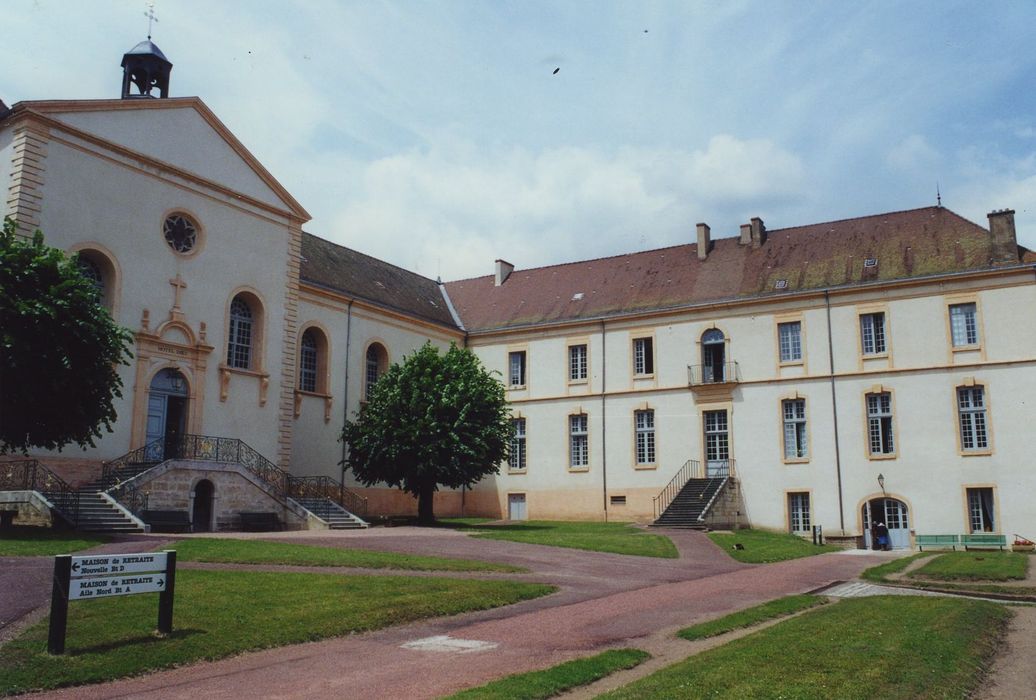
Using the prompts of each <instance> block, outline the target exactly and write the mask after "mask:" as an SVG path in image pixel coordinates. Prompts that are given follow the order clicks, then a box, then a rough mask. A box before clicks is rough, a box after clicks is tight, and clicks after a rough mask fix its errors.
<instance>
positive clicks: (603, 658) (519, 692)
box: [446, 649, 651, 700]
mask: <svg viewBox="0 0 1036 700" xmlns="http://www.w3.org/2000/svg"><path fill="white" fill-rule="evenodd" d="M650 658H651V654H648V653H647V652H646V651H641V650H640V649H612V650H610V651H606V652H603V653H601V654H597V655H595V656H591V657H588V658H586V659H575V660H573V661H566V662H565V663H563V664H559V665H557V666H554V667H552V668H548V669H544V670H542V671H531V672H529V673H517V674H515V675H513V676H507V677H506V678H501V679H500V680H498V681H493V682H492V683H487V684H486V685H483V686H480V687H478V688H470V689H468V690H464V691H461V692H459V693H457V694H456V695H451V696H449V697H448V698H446V700H544V699H545V698H552V697H554V696H556V695H560V694H561V693H564V692H566V691H568V690H571V689H572V688H578V687H579V686H583V685H588V684H590V683H593V682H594V681H597V680H600V679H601V678H604V677H605V676H608V675H611V674H613V673H615V672H616V671H622V670H624V669H627V668H633V667H634V666H637V665H638V664H640V663H643V662H644V661H646V660H647V659H650Z"/></svg>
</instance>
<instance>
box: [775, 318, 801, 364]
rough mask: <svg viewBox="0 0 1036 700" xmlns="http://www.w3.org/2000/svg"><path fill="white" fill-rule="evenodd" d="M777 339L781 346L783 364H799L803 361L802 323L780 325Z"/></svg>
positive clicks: (790, 322)
mask: <svg viewBox="0 0 1036 700" xmlns="http://www.w3.org/2000/svg"><path fill="white" fill-rule="evenodd" d="M777 337H778V339H779V341H780V346H781V347H780V349H781V362H799V361H800V360H802V322H801V321H788V322H787V323H778V324H777Z"/></svg>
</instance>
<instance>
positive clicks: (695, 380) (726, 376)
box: [687, 361, 741, 386]
mask: <svg viewBox="0 0 1036 700" xmlns="http://www.w3.org/2000/svg"><path fill="white" fill-rule="evenodd" d="M740 381H741V368H740V367H739V366H738V364H737V362H735V361H731V362H723V363H721V364H718V365H688V366H687V383H688V384H689V385H690V386H702V385H704V384H726V383H735V382H740Z"/></svg>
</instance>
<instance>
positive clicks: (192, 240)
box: [163, 214, 198, 254]
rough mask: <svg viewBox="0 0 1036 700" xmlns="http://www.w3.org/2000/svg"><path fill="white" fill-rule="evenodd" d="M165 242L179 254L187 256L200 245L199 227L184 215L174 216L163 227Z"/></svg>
mask: <svg viewBox="0 0 1036 700" xmlns="http://www.w3.org/2000/svg"><path fill="white" fill-rule="evenodd" d="M163 231H164V232H165V242H166V243H168V244H169V247H170V248H172V249H173V250H174V251H176V252H177V253H183V254H187V253H190V252H191V251H192V250H194V246H195V245H197V243H198V227H197V226H195V225H194V222H193V221H191V220H190V219H189V218H187V217H186V216H184V215H183V214H173V215H172V216H170V217H169V218H167V219H166V220H165V225H164V226H163Z"/></svg>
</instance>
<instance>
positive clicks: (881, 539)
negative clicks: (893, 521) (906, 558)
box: [875, 523, 891, 552]
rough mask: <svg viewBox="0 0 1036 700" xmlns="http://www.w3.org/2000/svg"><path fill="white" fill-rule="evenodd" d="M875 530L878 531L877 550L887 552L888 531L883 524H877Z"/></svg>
mask: <svg viewBox="0 0 1036 700" xmlns="http://www.w3.org/2000/svg"><path fill="white" fill-rule="evenodd" d="M875 529H876V530H877V531H878V548H879V549H881V550H882V551H885V552H887V551H889V549H891V547H890V546H889V529H888V528H887V527H885V523H878V526H877V528H875Z"/></svg>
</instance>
